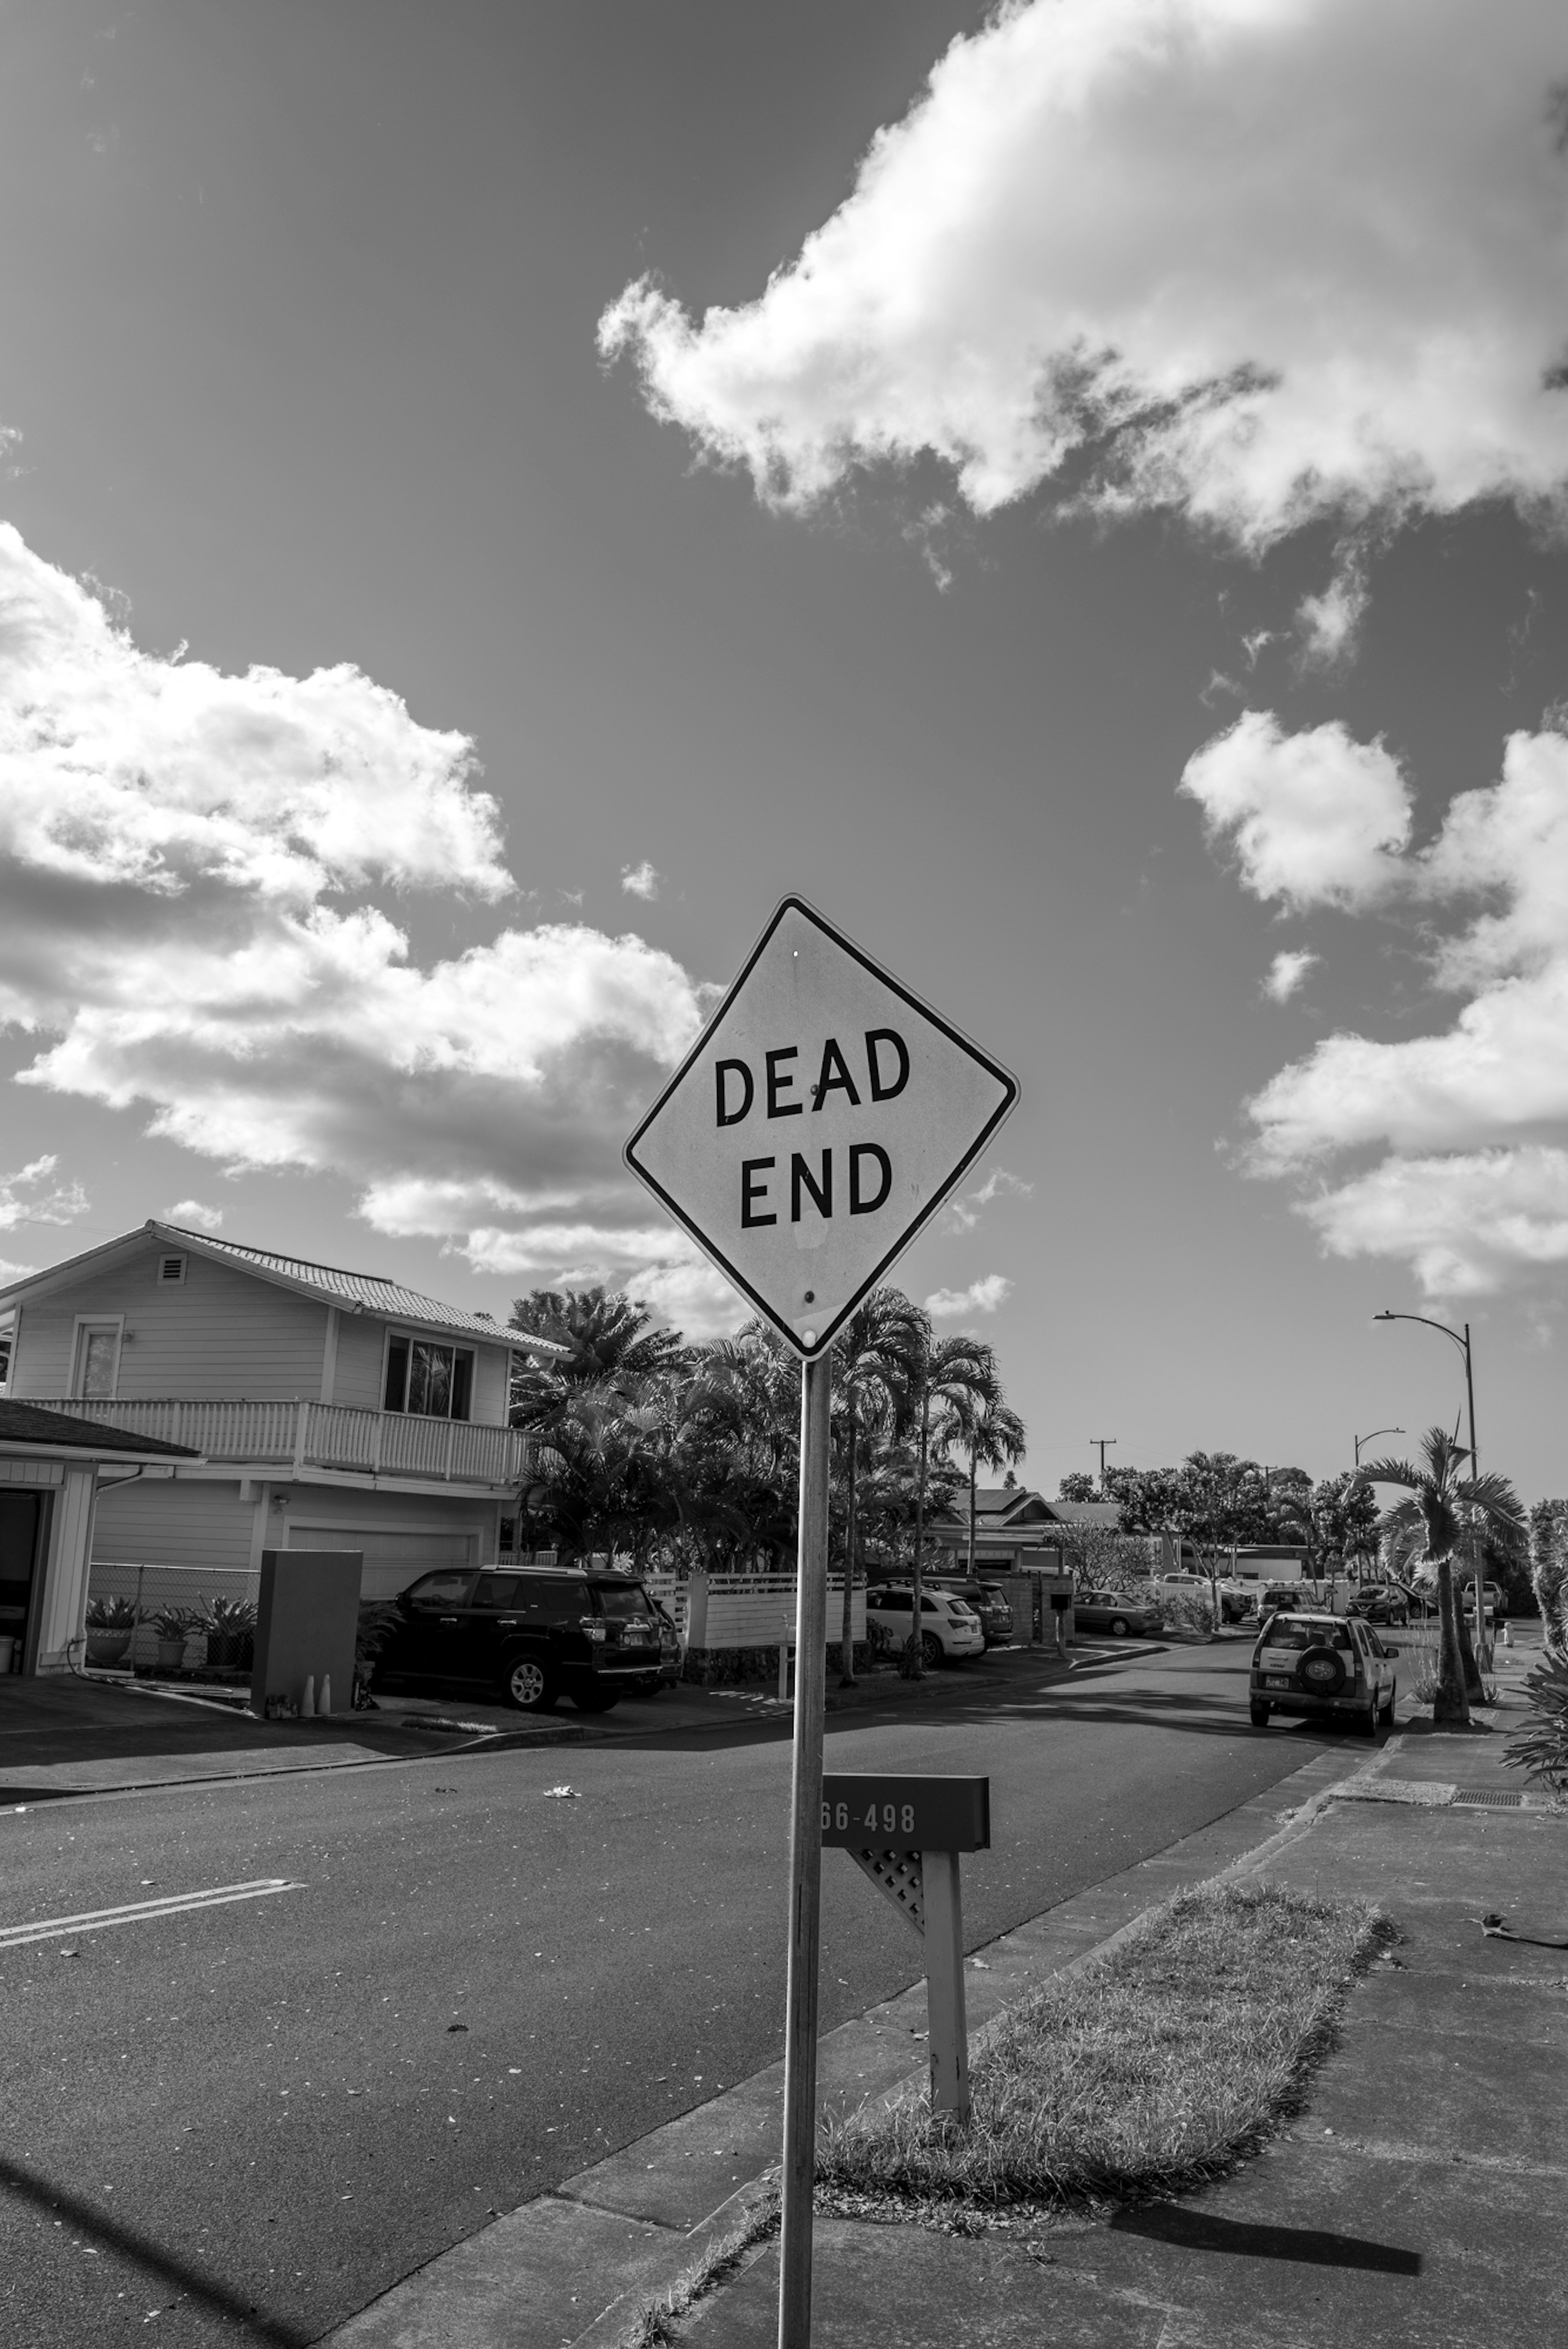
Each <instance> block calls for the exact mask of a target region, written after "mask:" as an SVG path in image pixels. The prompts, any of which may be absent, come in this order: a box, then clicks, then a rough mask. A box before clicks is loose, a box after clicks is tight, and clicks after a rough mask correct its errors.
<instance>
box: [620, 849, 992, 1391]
mask: <svg viewBox="0 0 1568 2349" xmlns="http://www.w3.org/2000/svg"><path fill="white" fill-rule="evenodd" d="M1017 1098H1018V1086H1017V1083H1016V1081H1014V1079H1013V1078H1012V1077H1011V1076H1010V1075H1009V1074H1008V1072H1007V1071H1006V1070H1005V1069H1004V1068H1002V1067H1001V1066H1000V1064H999V1063H998V1062H997V1061H993V1060H992V1058H991V1056H990V1054H989V1053H987V1052H982V1051H981V1050H980V1049H979V1047H978V1046H977V1045H975V1044H971V1042H970V1040H969V1039H968V1038H967V1037H966V1036H962V1035H961V1034H960V1033H959V1031H958V1030H957V1029H956V1028H953V1027H951V1026H950V1024H949V1022H948V1021H947V1020H945V1019H941V1018H940V1016H939V1015H938V1014H937V1013H936V1012H934V1011H932V1010H931V1009H929V1007H928V1006H927V1005H925V1004H923V1003H921V1002H920V1001H919V998H918V997H916V996H913V995H911V994H910V993H909V989H908V988H905V987H901V986H900V985H899V983H898V980H897V979H896V978H893V977H892V976H891V974H890V973H888V971H885V970H883V969H882V968H880V967H879V966H878V965H877V964H876V963H875V962H873V961H872V960H871V958H870V957H869V956H868V955H866V954H863V953H862V952H861V950H860V948H859V947H857V946H856V945H855V944H854V943H853V942H852V941H851V940H850V939H849V938H846V936H844V933H843V932H842V931H841V930H836V929H835V928H834V926H833V925H832V923H831V922H827V921H825V920H824V918H823V916H821V915H820V914H819V913H817V912H816V910H815V907H814V906H811V905H807V904H806V903H805V899H804V898H801V897H793V896H792V897H786V898H785V899H784V903H783V904H782V905H780V906H779V908H778V910H777V912H776V913H775V914H774V916H773V918H772V920H771V921H770V922H769V924H768V926H767V927H766V929H765V930H764V931H763V935H762V936H761V938H760V939H759V940H758V941H757V944H756V946H755V947H754V948H753V951H752V953H751V955H750V957H748V959H747V961H746V964H745V967H744V968H743V969H742V972H741V975H740V977H739V978H737V979H736V981H735V983H734V985H733V986H732V988H731V989H730V991H729V993H728V995H727V996H726V997H725V999H724V1000H723V1002H722V1005H721V1006H720V1008H719V1010H718V1011H717V1013H716V1014H715V1015H714V1017H713V1019H711V1021H710V1023H709V1025H708V1027H707V1028H706V1029H705V1030H704V1031H703V1033H702V1035H701V1037H700V1038H699V1040H698V1041H697V1043H696V1044H695V1045H694V1046H693V1048H692V1050H691V1052H690V1053H689V1054H688V1055H687V1058H686V1059H685V1061H683V1062H682V1063H681V1065H680V1068H679V1069H678V1070H677V1071H676V1073H675V1075H674V1076H673V1077H672V1078H671V1079H670V1083H669V1084H668V1085H667V1086H666V1087H665V1089H664V1091H663V1092H662V1093H661V1094H660V1095H659V1099H658V1101H657V1102H655V1103H654V1105H653V1107H652V1108H651V1109H650V1110H649V1112H648V1115H647V1116H646V1117H645V1118H644V1119H643V1121H642V1123H641V1124H640V1125H639V1127H638V1129H637V1132H636V1133H634V1134H633V1135H632V1137H631V1139H630V1141H629V1142H628V1143H627V1145H626V1163H627V1164H628V1166H629V1167H630V1168H631V1170H632V1172H633V1174H637V1175H639V1176H640V1178H641V1179H642V1181H643V1182H644V1183H646V1184H647V1185H648V1186H649V1189H650V1190H651V1191H653V1192H654V1193H655V1194H656V1195H657V1196H658V1197H659V1199H660V1200H662V1202H663V1203H664V1205H665V1206H666V1207H668V1209H669V1210H670V1214H671V1215H672V1216H674V1217H675V1219H676V1221H677V1222H678V1223H680V1225H682V1226H684V1228H685V1229H686V1230H687V1231H688V1232H690V1233H691V1237H692V1238H693V1239H694V1240H696V1241H697V1243H698V1245H699V1246H700V1247H702V1248H703V1249H704V1250H705V1251H706V1253H707V1254H708V1255H709V1256H710V1257H712V1259H713V1261H714V1263H715V1264H716V1265H717V1266H718V1267H719V1268H720V1270H721V1271H722V1272H723V1273H724V1274H725V1275H726V1276H727V1277H728V1278H730V1279H731V1280H732V1281H733V1282H734V1284H735V1286H736V1288H739V1289H741V1290H742V1292H743V1293H744V1295H745V1296H747V1297H748V1298H750V1299H751V1301H752V1303H753V1305H754V1306H755V1307H756V1308H757V1309H758V1310H759V1311H760V1312H762V1313H763V1314H765V1315H766V1317H767V1319H769V1320H770V1321H771V1322H772V1323H773V1324H774V1328H775V1329H777V1330H780V1331H781V1332H782V1334H783V1335H784V1337H785V1338H787V1339H788V1340H789V1342H790V1344H791V1345H792V1346H793V1347H794V1348H795V1350H797V1352H799V1353H801V1354H803V1355H805V1356H806V1357H807V1358H808V1359H809V1358H812V1357H815V1356H816V1355H818V1354H821V1353H822V1352H823V1351H824V1350H826V1347H827V1346H828V1345H829V1344H830V1343H831V1342H832V1340H833V1336H834V1333H835V1331H836V1330H839V1329H840V1328H842V1326H843V1324H844V1323H845V1321H846V1319H848V1317H849V1315H850V1314H851V1313H852V1312H853V1311H854V1309H855V1308H856V1306H857V1304H858V1303H859V1301H860V1299H862V1298H863V1297H864V1296H865V1295H866V1293H867V1290H868V1289H870V1288H874V1287H875V1286H876V1284H877V1281H878V1280H879V1279H880V1278H881V1277H882V1275H883V1274H884V1273H885V1272H886V1271H887V1269H888V1266H889V1265H890V1264H891V1263H892V1262H893V1260H894V1258H895V1257H897V1256H898V1255H899V1254H900V1253H901V1251H902V1250H903V1249H904V1248H906V1247H908V1246H909V1242H910V1240H912V1239H913V1238H914V1237H915V1234H916V1233H917V1232H918V1231H919V1229H920V1227H921V1226H922V1225H923V1224H925V1223H926V1222H928V1221H929V1218H930V1217H931V1216H933V1215H934V1214H935V1213H936V1211H937V1209H938V1208H939V1207H940V1205H941V1203H942V1201H943V1200H944V1199H945V1198H946V1197H947V1195H948V1193H949V1192H950V1190H951V1189H952V1187H953V1185H955V1184H956V1183H957V1182H958V1181H959V1179H960V1178H961V1175H962V1174H964V1172H965V1171H966V1169H967V1168H968V1167H970V1166H971V1165H972V1164H973V1163H974V1160H975V1159H976V1158H977V1157H978V1156H979V1154H980V1153H981V1151H982V1150H983V1149H984V1147H985V1145H986V1143H988V1142H989V1141H990V1139H991V1137H992V1134H993V1133H995V1132H996V1129H997V1127H998V1126H999V1125H1000V1124H1001V1123H1002V1119H1003V1118H1004V1117H1005V1116H1006V1115H1007V1113H1008V1112H1009V1110H1010V1109H1011V1108H1012V1104H1013V1102H1015V1101H1016V1100H1017Z"/></svg>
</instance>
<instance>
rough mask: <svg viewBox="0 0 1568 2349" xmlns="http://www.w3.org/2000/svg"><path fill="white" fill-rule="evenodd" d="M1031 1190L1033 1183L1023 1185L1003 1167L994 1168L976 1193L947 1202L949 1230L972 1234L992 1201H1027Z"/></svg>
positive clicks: (1019, 1179)
mask: <svg viewBox="0 0 1568 2349" xmlns="http://www.w3.org/2000/svg"><path fill="white" fill-rule="evenodd" d="M1033 1188H1034V1185H1033V1183H1025V1182H1024V1181H1023V1179H1022V1178H1021V1177H1020V1176H1019V1175H1017V1174H1009V1173H1008V1172H1007V1169H1006V1167H1005V1166H998V1167H995V1168H994V1169H993V1170H992V1173H991V1174H988V1175H987V1176H986V1178H985V1181H984V1182H983V1183H982V1184H981V1185H980V1188H979V1189H978V1190H977V1191H966V1192H964V1193H962V1194H961V1196H959V1197H957V1198H953V1199H950V1200H949V1201H948V1205H947V1213H948V1216H949V1217H950V1221H951V1228H953V1229H955V1230H957V1231H961V1232H972V1231H973V1229H974V1227H975V1226H976V1224H978V1223H979V1221H980V1219H981V1214H982V1213H983V1211H984V1210H985V1209H986V1208H987V1207H989V1206H991V1205H992V1201H993V1200H996V1199H1027V1198H1028V1197H1029V1195H1030V1194H1031V1192H1032V1191H1033Z"/></svg>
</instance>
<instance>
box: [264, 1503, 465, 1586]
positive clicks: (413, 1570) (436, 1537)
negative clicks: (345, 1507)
mask: <svg viewBox="0 0 1568 2349" xmlns="http://www.w3.org/2000/svg"><path fill="white" fill-rule="evenodd" d="M288 1546H289V1547H290V1549H357V1550H361V1551H363V1553H364V1557H365V1570H364V1574H363V1576H362V1578H361V1579H360V1583H359V1595H360V1597H361V1598H362V1599H391V1598H394V1597H395V1596H396V1594H397V1593H398V1592H399V1591H400V1590H406V1589H407V1588H408V1586H409V1584H410V1582H412V1581H413V1580H414V1579H415V1578H416V1576H419V1575H421V1574H430V1573H431V1572H433V1570H434V1569H435V1568H437V1567H438V1566H472V1563H473V1536H472V1534H461V1533H441V1534H401V1533H389V1531H388V1530H387V1528H386V1527H385V1526H302V1525H297V1524H294V1523H292V1522H291V1524H290V1526H289V1528H288Z"/></svg>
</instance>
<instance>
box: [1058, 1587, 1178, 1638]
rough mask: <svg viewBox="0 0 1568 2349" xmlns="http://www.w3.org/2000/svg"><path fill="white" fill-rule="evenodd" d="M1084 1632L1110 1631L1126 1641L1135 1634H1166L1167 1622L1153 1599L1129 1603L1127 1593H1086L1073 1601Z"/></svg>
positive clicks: (1133, 1600)
mask: <svg viewBox="0 0 1568 2349" xmlns="http://www.w3.org/2000/svg"><path fill="white" fill-rule="evenodd" d="M1073 1621H1074V1624H1075V1628H1076V1629H1077V1630H1080V1631H1108V1632H1109V1633H1110V1634H1111V1637H1112V1638H1113V1639H1115V1640H1125V1639H1126V1638H1127V1635H1128V1633H1129V1632H1132V1631H1163V1630H1164V1629H1165V1618H1164V1617H1163V1615H1161V1613H1160V1611H1159V1609H1158V1607H1157V1606H1156V1605H1155V1604H1154V1603H1153V1601H1152V1600H1150V1599H1129V1598H1128V1596H1127V1592H1126V1591H1125V1590H1085V1591H1084V1592H1083V1593H1082V1594H1081V1596H1079V1597H1077V1598H1075V1599H1074V1601H1073Z"/></svg>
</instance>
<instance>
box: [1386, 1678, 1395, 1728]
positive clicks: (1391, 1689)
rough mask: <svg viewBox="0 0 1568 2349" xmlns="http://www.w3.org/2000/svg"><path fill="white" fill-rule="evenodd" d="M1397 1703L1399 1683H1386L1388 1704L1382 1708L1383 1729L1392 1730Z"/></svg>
mask: <svg viewBox="0 0 1568 2349" xmlns="http://www.w3.org/2000/svg"><path fill="white" fill-rule="evenodd" d="M1398 1702H1399V1683H1398V1682H1397V1681H1390V1682H1389V1683H1388V1702H1387V1703H1386V1705H1385V1706H1384V1708H1383V1726H1384V1728H1385V1729H1392V1728H1393V1726H1394V1709H1395V1707H1396V1706H1397V1703H1398Z"/></svg>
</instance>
